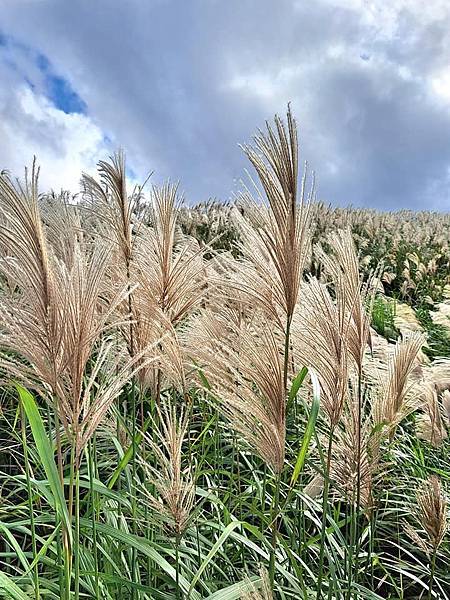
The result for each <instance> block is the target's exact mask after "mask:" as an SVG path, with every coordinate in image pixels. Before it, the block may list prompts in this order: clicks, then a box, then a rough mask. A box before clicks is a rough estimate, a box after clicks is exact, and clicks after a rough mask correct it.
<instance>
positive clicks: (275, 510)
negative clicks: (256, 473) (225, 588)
mask: <svg viewBox="0 0 450 600" xmlns="http://www.w3.org/2000/svg"><path fill="white" fill-rule="evenodd" d="M280 482H281V474H280V473H277V474H276V475H275V492H274V495H273V500H272V507H271V512H270V523H271V527H272V547H271V549H270V557H269V581H270V585H271V586H272V588H273V585H274V583H275V554H276V550H277V544H278V515H279V510H280Z"/></svg>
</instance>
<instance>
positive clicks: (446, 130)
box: [0, 0, 450, 210]
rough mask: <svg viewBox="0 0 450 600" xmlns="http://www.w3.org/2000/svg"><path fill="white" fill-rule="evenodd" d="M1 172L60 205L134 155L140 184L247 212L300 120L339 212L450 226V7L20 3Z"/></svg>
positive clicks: (0, 92) (296, 1)
mask: <svg viewBox="0 0 450 600" xmlns="http://www.w3.org/2000/svg"><path fill="white" fill-rule="evenodd" d="M0 27H1V29H0V81H1V83H2V85H1V86H0V135H1V139H2V144H0V168H8V169H9V170H11V171H12V172H14V173H16V174H17V175H21V173H22V172H23V167H24V165H25V164H29V163H30V162H31V160H32V157H33V155H34V154H36V155H37V157H38V160H39V162H40V164H41V185H42V188H43V189H47V188H50V187H52V188H54V189H60V188H61V187H62V188H69V189H71V190H73V191H76V189H77V186H78V179H79V175H80V172H81V171H82V170H86V171H89V172H94V171H95V164H96V161H97V160H99V159H104V158H105V157H107V156H108V154H110V153H111V152H112V151H114V149H116V148H118V147H122V148H124V149H125V151H126V153H127V157H128V164H129V172H130V176H132V177H135V178H136V179H137V180H138V181H139V180H143V179H144V178H145V177H146V175H147V173H148V172H149V171H153V172H154V176H153V178H152V179H153V181H155V182H160V181H163V180H164V179H166V178H171V179H172V180H180V182H181V188H182V189H183V190H184V191H185V196H186V199H187V201H189V202H190V203H195V202H196V201H200V200H206V199H208V198H209V197H216V198H219V199H223V200H227V199H229V198H230V197H231V196H232V194H233V192H235V191H236V190H237V188H238V187H239V186H240V181H241V179H244V180H245V179H246V177H247V175H246V172H245V171H246V169H247V168H248V164H247V162H246V160H245V158H244V157H243V155H242V152H241V150H240V148H239V144H240V143H246V142H248V141H250V140H251V136H252V134H253V133H254V132H255V131H256V130H257V128H258V127H261V126H263V125H264V122H265V120H266V119H270V118H271V117H272V116H273V114H274V113H275V112H278V113H283V112H285V110H286V105H287V103H288V102H291V104H292V108H293V111H294V113H295V115H296V117H297V121H298V125H299V131H300V142H301V160H307V161H308V163H309V166H310V168H311V169H313V170H314V171H315V174H316V181H317V189H318V197H319V199H321V200H324V201H326V202H331V203H332V204H336V205H347V204H352V205H356V206H369V207H374V208H382V209H388V210H391V209H400V208H412V209H432V210H449V209H450V61H449V57H450V34H449V33H448V32H449V31H450V3H449V2H448V1H447V0H428V1H427V2H426V3H423V2H422V0H396V1H395V2H391V3H388V2H386V0H372V1H370V2H368V1H367V0H339V1H338V0H316V1H315V2H306V1H304V0H271V1H268V0H229V1H228V2H223V1H221V0H189V2H184V1H182V0H178V1H176V2H174V1H173V2H170V1H168V0H128V1H127V2H119V1H118V0H95V2H92V1H91V0H73V1H71V2H65V1H61V0H3V2H2V21H1V24H0Z"/></svg>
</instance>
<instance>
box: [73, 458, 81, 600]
mask: <svg viewBox="0 0 450 600" xmlns="http://www.w3.org/2000/svg"><path fill="white" fill-rule="evenodd" d="M74 526H75V535H74V556H75V600H78V599H79V597H80V548H81V546H80V465H79V462H78V460H77V464H76V465H75V522H74Z"/></svg>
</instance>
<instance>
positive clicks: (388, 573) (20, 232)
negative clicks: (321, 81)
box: [0, 111, 450, 600]
mask: <svg viewBox="0 0 450 600" xmlns="http://www.w3.org/2000/svg"><path fill="white" fill-rule="evenodd" d="M244 150H245V152H246V154H247V156H248V158H249V159H250V162H251V164H252V165H253V167H254V168H255V171H256V174H257V179H258V181H259V183H256V184H255V185H256V188H257V189H258V190H259V191H258V193H257V196H258V197H257V198H256V199H253V198H252V197H251V196H250V193H249V191H248V190H244V192H243V193H242V194H241V195H240V196H239V197H238V198H237V199H236V203H235V205H234V206H230V205H228V206H224V207H222V206H220V205H219V204H214V203H210V204H208V205H206V206H202V207H199V208H198V209H195V208H194V209H193V208H187V207H185V206H184V205H183V204H182V201H181V199H180V197H179V194H178V188H177V186H176V185H173V184H170V183H167V184H164V185H163V186H161V187H153V188H151V189H150V190H149V195H148V196H146V195H145V194H144V191H143V190H141V189H140V188H135V189H134V190H132V191H131V192H129V191H128V190H127V181H126V176H125V174H126V165H125V157H124V155H123V154H121V153H119V154H117V155H115V156H114V157H112V158H111V160H110V161H109V162H105V161H103V162H101V163H99V180H97V179H95V178H93V177H90V176H87V175H84V176H83V180H82V199H81V201H80V202H79V203H78V204H72V203H71V202H70V198H69V197H68V195H67V194H62V195H61V196H55V195H52V196H49V195H45V194H44V195H42V194H39V192H38V170H37V168H36V167H34V168H33V170H32V171H31V174H30V175H29V176H28V177H27V179H26V181H25V183H24V184H22V185H21V184H18V183H16V182H13V181H12V179H11V178H10V177H8V176H7V175H6V174H2V175H1V177H0V248H1V259H0V275H1V278H0V288H1V289H0V316H1V323H0V352H1V357H0V370H1V371H0V374H1V377H2V387H1V413H0V433H1V440H2V441H1V453H2V460H1V466H0V490H1V495H0V498H1V499H0V535H1V537H0V563H1V567H0V596H3V597H6V598H19V599H21V600H23V598H34V599H36V600H39V599H44V598H48V599H52V598H54V599H57V598H66V599H69V598H75V599H81V598H95V599H97V600H99V599H107V600H112V599H116V598H124V597H132V598H134V599H136V600H137V599H140V600H144V599H150V598H155V599H161V600H170V599H175V598H176V599H181V598H190V599H192V600H200V599H202V598H209V599H210V600H225V599H227V600H233V599H239V598H242V599H244V600H245V599H246V600H249V599H259V598H263V599H264V600H269V599H270V600H271V599H273V598H283V599H284V598H286V599H288V598H292V599H297V598H303V599H310V598H317V599H320V598H324V599H325V598H326V599H330V600H331V599H341V598H342V599H344V598H345V599H351V598H353V599H357V598H358V599H367V600H369V599H372V600H373V599H382V598H390V599H392V600H393V599H394V598H395V599H397V598H404V599H409V598H425V597H428V598H430V599H431V598H442V599H445V598H450V593H449V590H450V576H449V573H448V568H447V565H448V562H449V560H450V546H449V536H448V501H447V493H448V486H449V479H450V473H449V468H448V453H449V449H450V442H449V436H448V429H449V426H450V409H449V406H450V402H449V397H450V359H449V357H448V356H442V357H440V358H439V360H434V361H432V362H430V360H429V359H428V358H427V356H426V353H427V354H428V355H430V356H431V357H432V358H435V357H436V354H435V352H436V346H434V349H433V344H435V342H436V337H435V329H433V328H432V326H431V325H430V323H435V322H436V320H438V321H439V323H440V325H439V327H443V328H445V327H446V320H445V319H446V316H445V315H446V314H447V313H446V310H447V309H446V304H445V303H446V302H447V297H448V288H446V286H447V285H448V284H449V283H450V275H449V272H448V265H449V259H450V256H449V251H448V248H449V238H450V234H449V233H448V231H447V230H446V229H445V228H446V226H447V225H448V223H447V221H448V219H447V217H446V216H444V215H443V216H439V215H426V214H417V215H414V214H412V213H401V214H398V215H389V214H388V215H381V214H379V213H375V212H373V211H372V212H371V211H356V210H341V209H333V210H332V209H327V208H326V207H324V206H323V205H320V204H317V203H315V201H314V185H313V184H311V185H308V184H307V180H308V177H307V174H304V176H303V178H302V179H301V181H298V146H297V131H296V124H295V120H294V118H293V116H292V114H291V112H290V111H288V114H287V122H286V124H285V123H284V122H283V121H282V119H280V118H278V117H277V118H276V119H275V123H274V126H267V128H266V130H265V131H264V132H260V133H259V134H258V135H257V136H256V138H255V140H254V144H253V146H251V147H250V146H245V147H244ZM308 189H309V191H308ZM432 234H433V245H432V247H430V246H429V241H430V239H431V236H432ZM430 248H431V249H430ZM380 260H383V261H384V262H383V264H382V265H380V264H379V263H380ZM405 302H407V303H409V305H410V307H409V308H408V310H405V309H404V306H405V304H404V303H405ZM437 312H439V318H437V317H436V315H435V314H434V313H437ZM423 325H425V326H423ZM428 325H429V327H428ZM427 327H428V329H427ZM435 327H437V325H435ZM433 332H434V333H433ZM433 335H434V337H433ZM383 336H384V337H383ZM397 337H398V339H395V338H397ZM439 348H444V350H445V345H440V346H439ZM422 349H424V350H425V352H426V353H425V352H423V351H422ZM416 490H418V491H417V493H416Z"/></svg>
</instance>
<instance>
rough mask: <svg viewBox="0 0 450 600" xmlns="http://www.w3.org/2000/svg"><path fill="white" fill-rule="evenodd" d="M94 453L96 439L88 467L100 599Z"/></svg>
mask: <svg viewBox="0 0 450 600" xmlns="http://www.w3.org/2000/svg"><path fill="white" fill-rule="evenodd" d="M94 455H95V439H94V438H93V439H92V440H90V441H89V446H88V458H89V460H88V468H89V496H90V501H91V520H92V551H93V556H94V589H95V599H96V600H100V588H99V564H98V551H97V522H96V511H97V502H96V494H95V490H94Z"/></svg>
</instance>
